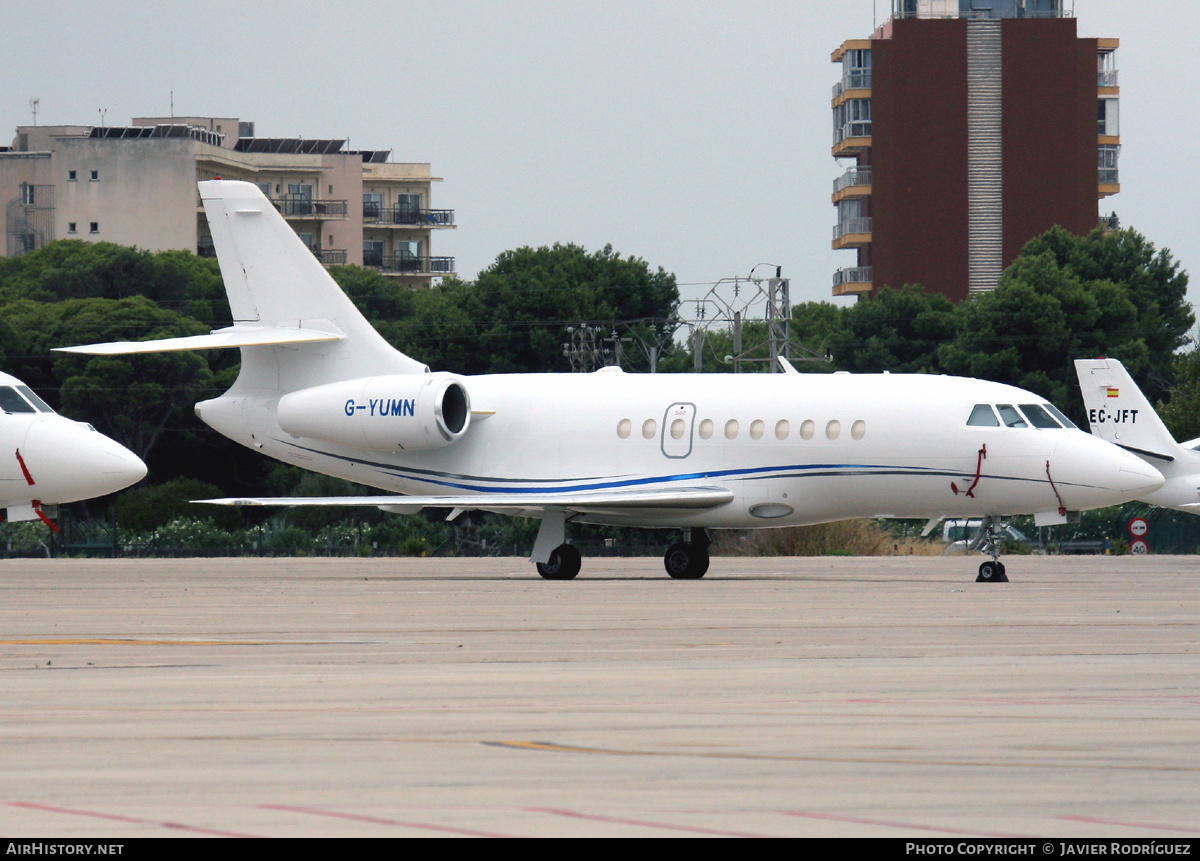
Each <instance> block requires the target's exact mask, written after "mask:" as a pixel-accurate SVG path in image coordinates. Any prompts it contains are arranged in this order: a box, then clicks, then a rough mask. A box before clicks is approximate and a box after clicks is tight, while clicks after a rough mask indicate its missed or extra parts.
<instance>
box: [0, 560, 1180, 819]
mask: <svg viewBox="0 0 1200 861" xmlns="http://www.w3.org/2000/svg"><path fill="white" fill-rule="evenodd" d="M977 564H978V557H975V558H962V557H958V558H942V557H936V558H922V557H915V558H914V557H905V558H854V559H851V558H815V559H793V558H781V559H729V558H715V559H714V560H713V565H712V569H711V570H710V573H709V574H708V576H707V577H705V578H704V579H703V580H700V581H694V582H686V581H678V582H677V581H672V580H670V579H668V578H667V577H666V575H665V573H664V572H663V569H662V563H661V560H659V559H596V558H585V559H584V569H583V572H582V574H581V575H580V577H579V579H577V580H575V581H572V582H548V581H543V580H541V579H539V578H538V577H537V576H536V574H535V572H534V571H533V568H532V566H530V565H529V563H528V562H526V561H525V560H522V559H367V560H360V559H190V560H138V561H132V560H130V561H125V560H118V561H110V560H54V561H50V560H28V561H26V560H9V561H4V562H0V833H3V834H5V835H10V836H41V837H46V836H53V837H70V836H87V837H101V838H109V837H112V838H121V837H137V836H152V837H158V836H172V835H177V836H204V835H246V836H287V837H305V836H318V835H320V836H350V835H353V836H371V837H380V836H382V837H404V836H437V835H444V836H583V835H588V836H594V835H604V836H637V837H651V836H704V835H712V836H850V835H854V836H869V837H903V838H924V839H937V840H945V841H952V842H957V841H960V840H965V839H970V838H972V837H1027V838H1046V839H1050V838H1055V837H1076V838H1077V837H1084V838H1097V839H1099V838H1116V837H1143V838H1157V839H1159V840H1169V838H1172V837H1176V838H1178V837H1184V838H1190V839H1192V840H1195V839H1196V835H1198V834H1200V588H1198V582H1200V557H1169V556H1162V557H1156V556H1150V557H1138V558H1134V557H1121V558H1117V557H1066V558H1064V557H1028V556H1027V557H1016V556H1014V557H1008V558H1007V559H1006V564H1007V567H1008V572H1009V577H1010V579H1011V581H1012V582H1010V583H1007V584H977V583H975V582H974V576H975V569H976V566H977Z"/></svg>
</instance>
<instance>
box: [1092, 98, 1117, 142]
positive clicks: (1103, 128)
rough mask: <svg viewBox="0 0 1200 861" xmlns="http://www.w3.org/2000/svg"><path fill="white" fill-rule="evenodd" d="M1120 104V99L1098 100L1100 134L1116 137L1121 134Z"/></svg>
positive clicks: (1097, 112)
mask: <svg viewBox="0 0 1200 861" xmlns="http://www.w3.org/2000/svg"><path fill="white" fill-rule="evenodd" d="M1119 104H1120V99H1098V100H1097V102H1096V105H1097V110H1096V115H1097V119H1098V120H1099V126H1100V129H1099V131H1100V134H1102V135H1113V136H1116V135H1119V134H1120V133H1121V123H1120V111H1119V109H1118V105H1119Z"/></svg>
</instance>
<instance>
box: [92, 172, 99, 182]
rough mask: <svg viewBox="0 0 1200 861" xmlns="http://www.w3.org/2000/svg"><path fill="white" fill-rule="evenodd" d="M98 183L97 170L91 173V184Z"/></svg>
mask: <svg viewBox="0 0 1200 861" xmlns="http://www.w3.org/2000/svg"><path fill="white" fill-rule="evenodd" d="M99 181H100V171H98V170H94V171H92V182H99Z"/></svg>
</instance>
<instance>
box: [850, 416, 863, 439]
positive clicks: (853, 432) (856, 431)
mask: <svg viewBox="0 0 1200 861" xmlns="http://www.w3.org/2000/svg"><path fill="white" fill-rule="evenodd" d="M866 435H867V423H866V422H864V421H863V420H862V419H859V420H858V421H856V422H855V423H854V424H852V425H850V436H852V437H854V438H855V439H862V438H863V437H865V436H866Z"/></svg>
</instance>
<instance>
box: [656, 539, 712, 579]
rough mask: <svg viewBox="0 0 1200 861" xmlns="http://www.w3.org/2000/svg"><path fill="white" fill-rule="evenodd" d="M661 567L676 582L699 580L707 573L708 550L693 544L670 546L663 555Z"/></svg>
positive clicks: (680, 543) (681, 543)
mask: <svg viewBox="0 0 1200 861" xmlns="http://www.w3.org/2000/svg"><path fill="white" fill-rule="evenodd" d="M663 567H664V568H666V569H667V573H668V574H670V575H671V577H673V578H674V579H676V580H699V579H700V578H701V577H703V576H704V575H705V574H706V573H707V572H708V550H706V549H701V548H699V547H697V546H696V545H695V544H684V543H683V542H679V543H678V544H672V545H671V546H670V547H668V548H667V552H666V553H665V554H663Z"/></svg>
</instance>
